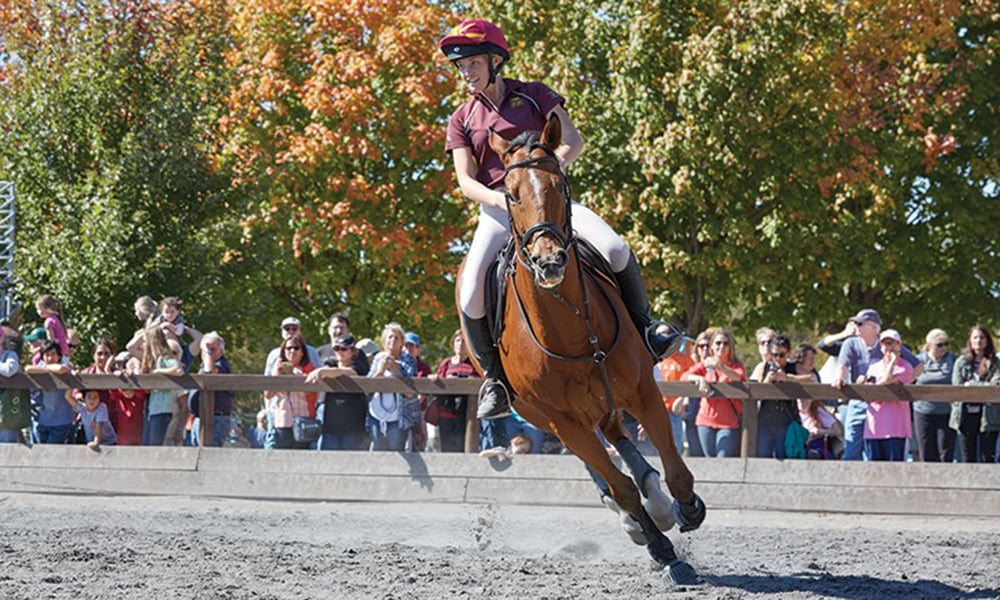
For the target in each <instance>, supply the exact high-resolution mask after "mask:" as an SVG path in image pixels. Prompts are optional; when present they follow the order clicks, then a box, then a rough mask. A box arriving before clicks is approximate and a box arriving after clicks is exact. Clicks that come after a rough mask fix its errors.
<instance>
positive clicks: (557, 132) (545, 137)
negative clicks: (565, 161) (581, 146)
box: [542, 112, 562, 150]
mask: <svg viewBox="0 0 1000 600" xmlns="http://www.w3.org/2000/svg"><path fill="white" fill-rule="evenodd" d="M542 143H543V144H545V145H546V146H548V147H549V148H551V149H553V150H555V149H556V148H558V147H559V144H561V143H562V121H560V120H559V115H557V114H556V113H555V112H553V113H552V114H550V115H549V121H548V122H547V123H546V124H545V129H543V130H542Z"/></svg>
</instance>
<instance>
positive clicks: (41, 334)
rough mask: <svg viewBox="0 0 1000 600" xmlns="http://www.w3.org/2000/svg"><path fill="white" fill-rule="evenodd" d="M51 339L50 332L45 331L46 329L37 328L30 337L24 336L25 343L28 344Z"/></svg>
mask: <svg viewBox="0 0 1000 600" xmlns="http://www.w3.org/2000/svg"><path fill="white" fill-rule="evenodd" d="M48 337H49V334H48V332H46V331H45V328H44V327H35V328H34V329H32V330H31V331H30V332H29V333H28V335H26V336H24V341H26V342H38V341H41V340H44V339H46V338H48Z"/></svg>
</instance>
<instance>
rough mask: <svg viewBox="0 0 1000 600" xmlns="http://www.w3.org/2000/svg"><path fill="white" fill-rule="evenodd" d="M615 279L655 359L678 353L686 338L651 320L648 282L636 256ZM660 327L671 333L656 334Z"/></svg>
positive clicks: (630, 314)
mask: <svg viewBox="0 0 1000 600" xmlns="http://www.w3.org/2000/svg"><path fill="white" fill-rule="evenodd" d="M615 279H617V280H618V287H619V288H621V294H622V300H623V301H624V302H625V307H626V308H628V314H629V316H630V317H632V322H633V323H635V326H636V328H637V329H638V330H639V334H640V335H641V336H642V339H643V341H645V342H646V348H647V349H649V351H650V352H651V353H652V354H653V357H654V358H657V359H659V358H663V357H665V356H670V355H671V354H673V353H675V352H677V349H678V348H680V346H681V343H682V342H683V341H684V336H683V335H682V334H681V332H679V331H677V329H675V328H674V327H672V326H671V325H669V324H666V323H663V322H662V321H655V320H653V319H652V318H650V316H649V296H648V295H646V282H645V281H643V279H642V273H641V272H640V271H639V263H637V262H636V261H635V255H634V254H633V255H632V256H630V257H629V259H628V265H626V267H625V269H624V270H623V271H621V272H620V273H615ZM660 325H666V326H667V327H669V328H670V333H669V334H667V335H662V334H659V333H656V328H657V327H659V326H660Z"/></svg>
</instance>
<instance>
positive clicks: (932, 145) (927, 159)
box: [924, 127, 956, 173]
mask: <svg viewBox="0 0 1000 600" xmlns="http://www.w3.org/2000/svg"><path fill="white" fill-rule="evenodd" d="M955 146H956V141H955V136H953V135H952V134H950V133H947V134H945V135H938V134H936V133H934V128H933V127H928V128H927V133H925V134H924V165H925V168H926V172H927V173H930V172H931V171H932V170H934V165H936V164H937V161H938V158H939V157H941V156H944V155H946V154H951V153H952V152H954V151H955Z"/></svg>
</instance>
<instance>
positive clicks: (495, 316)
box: [486, 237, 618, 340]
mask: <svg viewBox="0 0 1000 600" xmlns="http://www.w3.org/2000/svg"><path fill="white" fill-rule="evenodd" d="M576 251H577V256H578V257H579V260H580V266H581V268H582V269H583V271H584V273H589V274H590V276H592V277H596V278H598V279H606V280H607V281H608V282H609V283H611V285H613V286H614V287H615V289H618V281H617V280H616V279H615V274H614V271H612V270H611V265H610V264H608V261H607V260H605V259H604V257H603V256H602V255H601V253H600V252H598V251H597V250H596V249H595V248H594V247H593V246H591V245H590V242H588V241H587V240H585V239H583V238H580V237H577V238H576ZM516 252H517V246H516V245H515V244H514V238H508V239H507V243H506V244H504V247H503V249H502V250H500V252H499V253H498V254H497V257H496V258H495V259H494V260H493V262H492V263H490V266H489V268H487V270H486V319H487V323H489V326H490V332H491V333H492V334H493V339H494V340H499V339H500V334H501V333H502V332H503V312H504V306H505V303H506V298H507V276H508V275H509V274H510V273H513V271H514V266H515V264H516V263H515V262H514V261H515V260H516V257H515V256H514V254H515V253H516Z"/></svg>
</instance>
